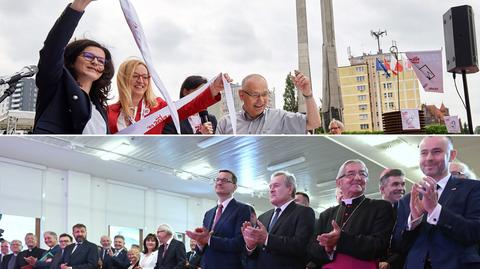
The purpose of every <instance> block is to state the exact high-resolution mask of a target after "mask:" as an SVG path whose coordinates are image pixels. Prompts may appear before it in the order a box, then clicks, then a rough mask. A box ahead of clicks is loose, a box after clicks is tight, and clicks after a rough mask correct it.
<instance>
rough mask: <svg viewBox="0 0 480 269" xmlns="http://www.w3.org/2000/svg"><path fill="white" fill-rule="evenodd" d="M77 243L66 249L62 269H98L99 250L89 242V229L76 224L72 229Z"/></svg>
mask: <svg viewBox="0 0 480 269" xmlns="http://www.w3.org/2000/svg"><path fill="white" fill-rule="evenodd" d="M72 230H73V237H74V238H75V241H76V243H75V244H71V245H69V246H67V247H66V248H65V252H64V255H63V260H62V263H61V264H60V269H96V268H97V266H98V248H97V245H95V244H94V243H92V242H89V241H87V227H85V225H83V224H80V223H79V224H75V225H74V226H73V228H72Z"/></svg>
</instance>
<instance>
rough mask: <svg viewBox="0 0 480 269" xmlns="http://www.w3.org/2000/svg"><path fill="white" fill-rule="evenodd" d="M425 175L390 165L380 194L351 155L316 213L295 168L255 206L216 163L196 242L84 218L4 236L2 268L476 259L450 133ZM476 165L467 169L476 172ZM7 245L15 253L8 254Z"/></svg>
mask: <svg viewBox="0 0 480 269" xmlns="http://www.w3.org/2000/svg"><path fill="white" fill-rule="evenodd" d="M419 151H420V152H419V155H420V162H419V166H420V168H421V170H422V172H423V174H424V175H425V176H424V177H423V178H421V179H417V181H416V182H417V183H414V184H413V185H412V188H411V191H410V192H409V193H407V192H406V185H405V183H406V182H405V173H404V172H403V171H402V170H401V169H395V168H393V169H385V170H384V171H383V172H382V173H381V174H380V175H379V176H378V180H379V191H380V193H381V194H382V199H371V198H368V197H366V195H365V190H366V187H367V183H368V179H369V177H370V175H369V170H368V168H367V166H366V165H365V163H364V162H363V161H361V160H356V159H352V160H347V161H346V162H344V163H343V164H342V165H341V166H340V168H339V169H338V173H337V176H336V186H337V189H338V191H337V202H338V203H337V205H335V206H333V207H330V208H328V209H326V210H324V211H323V212H321V213H320V215H319V218H318V219H317V220H316V219H315V214H314V211H313V209H312V208H310V207H309V203H310V198H309V195H308V194H307V193H305V192H297V190H296V179H295V176H294V175H293V174H291V173H289V172H285V171H277V172H275V173H273V174H272V176H271V178H270V184H269V188H270V192H269V196H270V197H269V199H270V203H271V209H270V210H268V211H266V212H265V213H263V214H261V215H259V216H258V217H257V215H256V212H255V209H254V208H253V207H252V206H251V205H248V204H246V203H243V202H241V201H238V200H236V199H235V198H234V193H235V191H236V190H237V182H238V179H237V177H236V175H235V173H234V172H233V171H230V170H220V171H219V172H218V174H217V177H216V179H215V184H214V188H215V193H216V195H217V198H218V201H217V205H216V206H215V207H213V208H211V209H210V210H208V211H207V212H206V213H205V215H204V219H203V222H202V226H200V227H197V228H193V229H191V230H188V231H186V235H187V236H188V237H189V238H190V251H189V252H188V253H187V252H186V249H185V245H184V243H183V242H182V241H179V240H177V239H176V238H175V236H174V234H175V233H174V231H173V229H172V228H171V227H170V226H169V225H168V224H161V225H159V227H158V229H157V231H156V234H153V233H151V234H148V235H147V236H146V237H145V238H144V240H143V245H142V247H140V246H132V247H131V249H129V250H128V251H127V250H126V249H125V240H124V238H123V237H122V236H121V235H117V236H115V237H114V244H113V247H112V246H111V241H110V238H109V237H108V236H102V237H101V238H100V246H97V245H95V244H93V243H91V242H89V241H87V239H86V238H87V232H86V227H85V226H84V225H83V224H77V225H75V226H73V230H72V235H73V239H75V243H72V236H70V235H68V234H61V235H60V236H59V237H58V242H57V235H56V234H55V233H54V232H45V233H44V240H45V245H47V246H48V247H49V249H48V250H43V249H39V248H38V247H37V242H36V238H35V236H34V235H33V234H31V233H28V234H27V235H26V236H25V244H26V247H27V249H26V250H24V251H21V249H22V242H21V241H19V240H12V241H11V242H10V243H9V242H6V241H5V242H3V243H2V245H1V251H2V256H0V258H1V260H2V262H1V269H29V268H49V269H96V268H106V269H166V268H204V269H215V268H218V269H220V268H222V269H223V268H233V269H235V268H238V269H253V268H258V269H260V268H262V269H263V268H284V269H305V268H355V269H363V268H381V269H388V268H407V269H414V268H449V269H456V268H459V269H460V268H479V267H480V252H479V246H480V206H479V204H480V182H479V181H476V180H473V179H469V178H468V177H465V176H466V175H468V173H469V172H466V171H468V167H466V166H465V165H464V164H463V165H459V162H457V161H455V159H456V156H457V151H456V150H455V149H454V147H453V142H452V140H451V139H450V138H448V137H440V136H433V137H425V138H423V140H422V141H421V143H420V145H419ZM470 173H471V172H470ZM9 247H10V251H11V254H8V252H9Z"/></svg>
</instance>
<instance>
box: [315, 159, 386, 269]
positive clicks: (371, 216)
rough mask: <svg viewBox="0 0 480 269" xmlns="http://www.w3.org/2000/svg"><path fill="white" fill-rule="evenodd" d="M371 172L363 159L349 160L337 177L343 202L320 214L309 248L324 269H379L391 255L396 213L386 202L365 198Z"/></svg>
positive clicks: (341, 167) (316, 261)
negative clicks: (388, 252) (390, 246)
mask: <svg viewBox="0 0 480 269" xmlns="http://www.w3.org/2000/svg"><path fill="white" fill-rule="evenodd" d="M367 180H368V169H367V167H366V165H365V163H363V162H362V161H361V160H348V161H346V162H345V163H343V164H342V165H341V166H340V169H339V170H338V174H337V177H336V183H337V187H339V188H340V190H341V191H342V198H341V203H340V204H339V205H337V206H335V207H331V208H329V209H327V210H325V211H323V212H322V213H321V214H320V217H319V219H318V221H317V224H316V227H315V228H316V229H315V231H316V232H315V234H314V237H313V238H312V242H311V244H310V248H309V254H310V256H311V258H312V260H313V262H314V263H315V264H317V265H319V266H323V267H322V268H377V266H378V259H380V258H381V257H384V256H385V255H386V254H387V249H388V246H389V242H390V238H391V233H392V228H393V226H394V223H395V213H394V209H393V207H392V205H391V204H390V203H389V202H387V201H383V200H374V199H370V198H367V197H365V189H366V184H367Z"/></svg>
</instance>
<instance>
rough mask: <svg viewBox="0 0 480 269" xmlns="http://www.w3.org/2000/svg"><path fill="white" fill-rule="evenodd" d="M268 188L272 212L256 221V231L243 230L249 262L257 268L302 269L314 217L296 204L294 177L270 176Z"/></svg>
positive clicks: (247, 227) (246, 224) (247, 225)
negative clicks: (253, 262)
mask: <svg viewBox="0 0 480 269" xmlns="http://www.w3.org/2000/svg"><path fill="white" fill-rule="evenodd" d="M269 187H270V203H271V204H272V205H273V206H274V208H273V209H271V210H269V211H267V212H265V213H263V214H262V215H260V216H259V217H258V222H257V224H258V227H253V226H252V224H251V223H250V222H244V224H243V226H242V234H243V238H244V239H245V244H246V249H247V252H248V254H249V257H248V258H249V259H254V260H256V262H257V268H285V269H305V267H306V259H305V258H306V254H307V245H308V241H309V240H310V237H311V235H312V233H313V226H314V223H315V213H314V212H313V209H311V208H310V207H305V206H302V205H297V204H296V203H295V193H296V180H295V176H294V175H293V174H291V173H288V172H285V171H279V172H275V173H273V175H272V176H271V178H270V185H269Z"/></svg>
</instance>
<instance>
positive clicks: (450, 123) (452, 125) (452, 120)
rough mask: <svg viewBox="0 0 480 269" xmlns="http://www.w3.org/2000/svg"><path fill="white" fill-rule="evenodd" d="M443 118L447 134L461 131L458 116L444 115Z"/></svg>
mask: <svg viewBox="0 0 480 269" xmlns="http://www.w3.org/2000/svg"><path fill="white" fill-rule="evenodd" d="M443 120H444V121H445V126H446V127H447V131H448V133H449V134H460V133H462V130H461V126H460V119H459V118H458V116H444V117H443Z"/></svg>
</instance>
